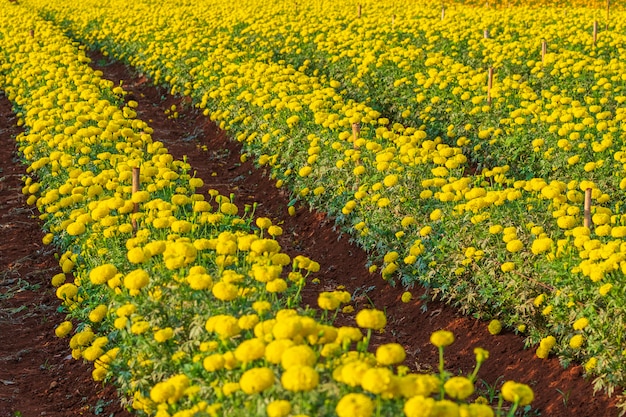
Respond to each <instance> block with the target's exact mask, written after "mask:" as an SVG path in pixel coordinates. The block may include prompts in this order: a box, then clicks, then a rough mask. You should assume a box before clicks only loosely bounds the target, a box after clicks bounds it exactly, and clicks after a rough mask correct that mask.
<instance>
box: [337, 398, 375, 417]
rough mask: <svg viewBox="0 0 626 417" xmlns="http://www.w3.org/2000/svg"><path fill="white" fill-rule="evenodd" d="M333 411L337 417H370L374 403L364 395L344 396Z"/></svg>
mask: <svg viewBox="0 0 626 417" xmlns="http://www.w3.org/2000/svg"><path fill="white" fill-rule="evenodd" d="M335 411H336V412H337V415H338V416H339V417H370V416H371V415H372V414H373V413H374V402H373V401H372V400H371V399H370V398H369V397H368V396H367V395H365V394H360V393H351V394H346V395H344V396H343V397H342V398H341V399H340V400H339V402H337V406H336V407H335Z"/></svg>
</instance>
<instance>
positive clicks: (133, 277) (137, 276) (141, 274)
mask: <svg viewBox="0 0 626 417" xmlns="http://www.w3.org/2000/svg"><path fill="white" fill-rule="evenodd" d="M149 282H150V277H149V275H148V273H147V272H146V271H144V270H143V269H135V270H134V271H131V272H129V273H128V274H127V275H126V276H125V277H124V286H125V287H126V288H128V289H129V290H140V289H142V288H143V287H145V286H146V285H148V283H149Z"/></svg>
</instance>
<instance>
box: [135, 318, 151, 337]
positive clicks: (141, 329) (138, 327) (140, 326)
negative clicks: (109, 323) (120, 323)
mask: <svg viewBox="0 0 626 417" xmlns="http://www.w3.org/2000/svg"><path fill="white" fill-rule="evenodd" d="M148 330H150V323H148V322H147V321H145V320H139V321H136V322H134V323H133V325H132V326H130V332H131V333H132V334H143V333H145V332H147V331H148Z"/></svg>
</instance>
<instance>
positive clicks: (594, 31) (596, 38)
mask: <svg viewBox="0 0 626 417" xmlns="http://www.w3.org/2000/svg"><path fill="white" fill-rule="evenodd" d="M597 40H598V21H597V20H594V21H593V46H596V41H597Z"/></svg>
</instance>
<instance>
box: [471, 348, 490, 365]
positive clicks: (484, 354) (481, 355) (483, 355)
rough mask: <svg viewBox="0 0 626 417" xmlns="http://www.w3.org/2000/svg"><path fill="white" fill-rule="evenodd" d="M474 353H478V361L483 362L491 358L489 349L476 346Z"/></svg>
mask: <svg viewBox="0 0 626 417" xmlns="http://www.w3.org/2000/svg"><path fill="white" fill-rule="evenodd" d="M474 355H476V362H477V363H483V362H484V361H486V360H487V359H489V351H487V350H485V349H483V348H480V347H477V348H474Z"/></svg>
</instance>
